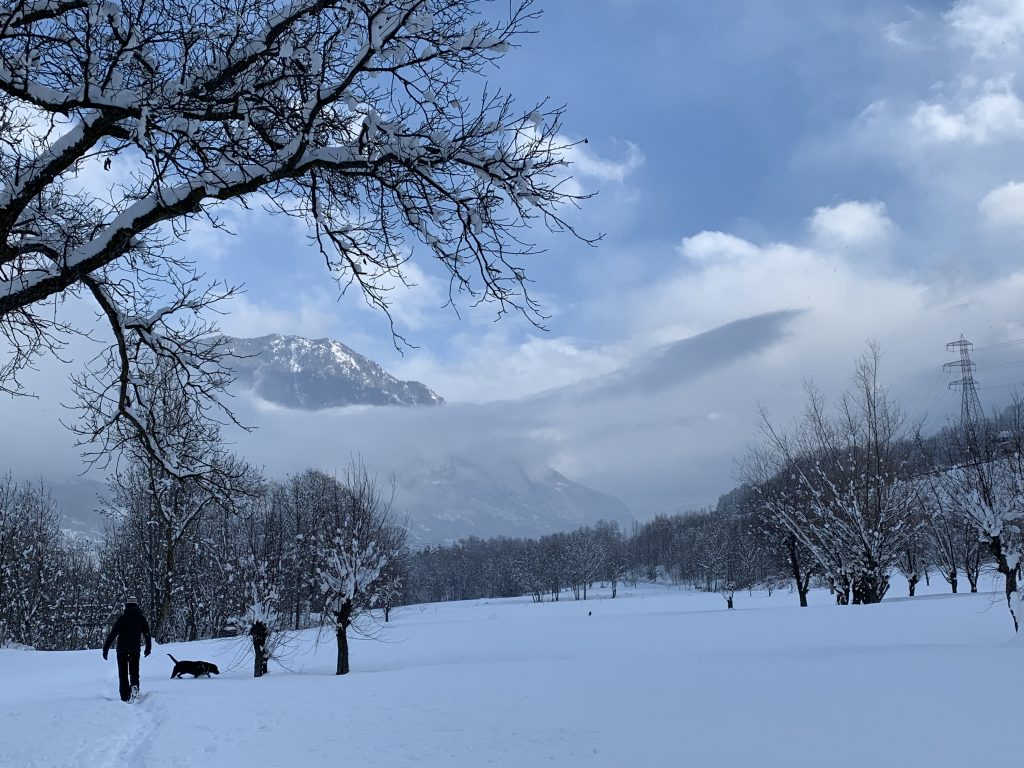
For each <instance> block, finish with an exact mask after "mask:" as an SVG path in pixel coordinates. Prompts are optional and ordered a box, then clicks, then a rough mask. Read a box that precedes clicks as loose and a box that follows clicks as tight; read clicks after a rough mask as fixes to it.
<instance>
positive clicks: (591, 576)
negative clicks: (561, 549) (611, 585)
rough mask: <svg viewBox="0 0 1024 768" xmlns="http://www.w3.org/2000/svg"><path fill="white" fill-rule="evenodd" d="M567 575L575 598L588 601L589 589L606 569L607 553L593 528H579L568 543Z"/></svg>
mask: <svg viewBox="0 0 1024 768" xmlns="http://www.w3.org/2000/svg"><path fill="white" fill-rule="evenodd" d="M565 557H566V573H567V575H568V577H569V586H570V587H571V588H572V594H573V597H575V598H576V599H577V600H579V599H580V597H581V596H582V598H583V599H584V600H586V599H587V589H588V587H589V586H590V585H591V584H593V583H594V581H596V580H597V579H598V578H599V577H600V575H601V573H602V571H603V570H604V568H605V551H604V546H602V541H601V539H600V538H599V537H598V536H597V534H595V533H594V530H593V529H592V528H587V527H584V528H578V529H577V530H575V531H573V532H572V533H571V534H569V537H568V540H567V541H566V550H565Z"/></svg>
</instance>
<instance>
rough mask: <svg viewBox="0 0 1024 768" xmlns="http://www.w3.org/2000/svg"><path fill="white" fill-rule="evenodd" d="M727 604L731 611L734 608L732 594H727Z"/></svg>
mask: <svg viewBox="0 0 1024 768" xmlns="http://www.w3.org/2000/svg"><path fill="white" fill-rule="evenodd" d="M725 605H726V607H727V608H728V609H729V610H730V611H731V610H732V595H727V596H726V598H725Z"/></svg>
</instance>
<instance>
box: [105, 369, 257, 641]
mask: <svg viewBox="0 0 1024 768" xmlns="http://www.w3.org/2000/svg"><path fill="white" fill-rule="evenodd" d="M164 372H165V373H167V372H168V369H166V368H164ZM138 391H139V392H142V393H145V395H144V396H145V398H146V399H147V401H148V402H149V403H151V405H152V407H151V408H150V409H149V410H148V411H147V422H148V423H149V424H150V426H149V427H147V429H149V431H150V432H151V433H154V434H155V433H159V434H160V435H161V436H162V438H163V440H164V444H165V446H166V447H167V448H168V450H169V451H173V453H171V452H168V453H166V454H164V456H163V458H162V459H160V460H158V459H155V458H154V457H153V454H152V453H151V452H149V451H147V450H145V449H143V448H142V447H140V446H138V444H136V443H132V442H127V443H126V444H125V446H124V447H125V449H126V452H127V461H126V463H125V464H124V465H123V468H122V469H121V470H120V471H118V472H117V473H116V474H115V475H113V476H112V477H111V478H110V481H109V485H110V490H111V496H110V499H109V500H108V502H107V509H106V511H107V514H108V516H109V517H110V518H111V519H112V521H113V522H114V525H115V527H116V528H117V529H118V531H117V536H118V538H119V539H121V540H123V541H122V545H123V546H125V547H126V552H127V556H128V557H130V558H131V559H134V560H135V561H136V563H137V566H136V568H135V569H134V570H135V571H136V574H137V576H139V577H141V578H142V583H143V584H144V585H145V589H144V598H143V601H144V604H145V605H146V607H147V609H148V612H149V618H150V621H151V626H152V629H153V634H154V636H156V637H158V638H160V639H161V640H164V639H167V638H172V637H173V638H175V639H186V638H187V639H195V636H196V635H197V632H198V630H197V627H196V617H195V616H192V617H185V618H184V620H183V621H184V624H185V625H186V626H191V628H192V629H191V631H183V627H182V623H183V622H182V621H177V620H174V618H173V613H174V609H175V607H177V608H178V609H181V608H183V607H187V605H188V602H187V601H186V602H183V601H182V597H183V595H185V594H186V592H187V590H185V586H186V584H187V581H186V580H184V579H183V575H184V574H185V573H186V572H187V570H188V565H189V560H188V558H189V556H191V558H192V560H193V565H194V564H195V563H194V561H196V560H201V559H202V558H203V557H204V553H203V552H200V551H197V549H196V547H197V546H198V540H197V534H198V532H199V531H200V529H201V526H202V523H203V521H204V519H205V518H206V517H207V516H208V515H210V514H211V513H212V512H214V511H215V510H220V511H221V512H224V513H228V514H230V513H231V512H232V511H234V509H235V508H236V506H237V505H238V504H240V503H241V502H242V501H243V500H244V499H246V498H248V497H250V496H252V495H254V494H255V493H257V492H258V489H259V483H260V478H259V475H258V473H257V472H255V470H253V469H252V467H250V466H249V465H248V464H246V463H245V462H244V461H242V460H240V459H239V458H237V457H236V456H234V455H233V454H231V453H229V452H228V451H227V450H226V449H225V447H224V446H223V444H222V443H221V440H220V430H219V427H218V425H217V424H216V423H214V422H211V421H209V420H203V419H192V418H189V414H188V412H187V409H181V408H180V407H179V406H180V405H181V402H182V394H181V391H180V390H179V389H177V388H176V387H175V385H174V384H173V383H171V382H169V381H168V379H167V378H166V377H163V376H161V377H155V378H154V377H150V378H149V379H148V380H147V381H146V382H140V384H139V387H138ZM190 457H195V458H194V459H192V458H190ZM168 461H171V462H174V463H175V464H176V465H179V464H180V463H187V464H189V465H192V466H196V465H199V464H202V465H203V466H204V467H205V470H204V474H203V476H202V477H201V478H199V477H188V478H183V477H180V476H178V475H176V474H172V473H170V472H168V470H167V462H168ZM190 545H192V548H191V550H190V548H189V547H190ZM200 570H201V569H200ZM131 590H132V591H135V588H134V587H133V588H131ZM198 602H202V601H201V600H200V601H192V605H193V606H195V605H196V603H198Z"/></svg>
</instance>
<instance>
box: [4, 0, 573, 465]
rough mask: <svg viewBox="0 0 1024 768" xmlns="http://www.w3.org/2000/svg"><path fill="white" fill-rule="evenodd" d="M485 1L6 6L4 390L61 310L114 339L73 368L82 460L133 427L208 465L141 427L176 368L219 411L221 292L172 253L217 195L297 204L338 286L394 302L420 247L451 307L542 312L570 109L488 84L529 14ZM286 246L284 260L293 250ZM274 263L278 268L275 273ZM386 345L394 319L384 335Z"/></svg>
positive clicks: (225, 371) (563, 193)
mask: <svg viewBox="0 0 1024 768" xmlns="http://www.w3.org/2000/svg"><path fill="white" fill-rule="evenodd" d="M491 10H492V8H491V7H490V4H488V3H483V2H480V0H332V1H330V2H325V1H324V0H292V1H291V2H283V1H282V0H146V1H145V2H127V1H126V0H9V2H6V3H4V4H3V6H2V8H0V334H2V336H3V337H4V338H5V339H6V340H7V341H8V342H9V344H10V349H11V354H10V356H9V357H7V358H6V359H0V390H2V391H6V392H19V391H21V383H20V382H19V378H18V375H19V373H20V372H21V371H22V370H23V369H24V368H25V367H26V366H29V365H31V364H32V363H33V361H34V360H36V359H37V358H38V357H40V356H41V355H45V354H48V353H54V352H56V351H58V350H59V349H60V347H61V346H62V344H63V343H64V342H65V340H66V338H67V336H68V334H69V333H73V332H75V331H84V330H89V331H92V330H93V329H92V328H91V327H90V328H88V329H84V328H80V327H78V326H76V324H75V320H74V319H73V317H72V316H71V314H70V313H68V314H66V313H65V312H64V310H63V307H62V305H63V303H64V301H65V300H66V299H69V298H71V297H84V298H85V299H87V300H88V301H91V302H94V304H95V306H96V308H97V309H98V311H99V313H100V315H101V316H102V318H104V320H105V322H106V325H107V326H109V334H110V336H109V338H110V340H111V347H110V349H109V351H108V353H107V354H105V355H101V356H100V357H99V358H97V359H96V360H95V361H94V364H93V365H92V366H90V367H89V368H88V370H87V371H86V372H85V373H83V374H82V376H81V377H80V378H79V380H78V382H77V385H76V389H77V390H78V393H79V394H80V396H81V401H82V405H83V408H84V416H83V418H82V420H81V421H80V422H79V424H78V432H79V435H80V436H81V438H82V440H83V441H85V443H86V444H87V446H89V448H90V450H92V451H93V452H94V455H96V456H104V455H106V454H108V453H109V452H110V450H112V449H113V448H116V447H117V446H118V445H120V444H121V443H122V441H123V440H124V439H125V436H126V435H129V434H130V435H133V436H134V437H135V438H136V439H138V440H139V444H140V445H141V446H142V447H143V449H144V450H145V451H146V452H147V453H148V454H149V456H150V460H151V461H153V462H155V463H156V464H158V465H160V467H161V468H162V470H163V471H164V472H165V473H166V474H167V475H169V476H173V477H177V478H178V479H183V480H188V479H193V480H197V481H201V480H203V479H204V478H205V477H206V476H207V469H208V467H207V465H206V462H205V461H204V457H203V456H201V455H194V454H180V453H178V452H177V451H176V450H175V446H174V444H173V438H172V441H171V442H168V440H167V439H165V437H164V436H163V435H162V434H160V433H159V432H154V431H153V429H152V426H153V424H152V420H151V419H150V414H149V410H150V409H151V408H153V407H154V404H153V402H152V401H151V400H150V399H148V398H147V397H146V393H145V392H144V391H141V390H140V387H144V383H143V382H144V381H145V379H146V378H147V376H148V375H149V374H150V373H152V372H153V371H154V370H157V369H159V368H161V367H169V368H170V369H171V370H172V371H173V372H174V374H173V376H172V377H171V378H172V380H173V383H174V385H175V386H176V387H177V389H178V390H179V394H180V399H181V408H182V410H183V413H184V414H186V415H187V416H188V417H189V418H198V419H205V418H211V417H214V416H216V415H218V414H219V415H220V416H221V417H223V418H232V416H231V414H230V412H229V411H228V409H227V406H226V405H225V401H224V400H223V399H222V398H220V397H219V392H220V390H222V389H223V388H224V387H225V386H226V385H227V384H228V383H229V382H230V380H231V373H230V368H229V366H228V365H227V364H226V363H225V361H224V353H225V350H224V348H223V346H222V344H221V342H219V341H217V340H216V337H214V336H213V335H212V332H213V331H214V330H215V328H214V326H213V324H212V322H211V321H210V315H209V312H210V310H213V309H219V307H220V305H221V303H222V302H223V301H224V300H225V299H227V298H230V297H231V296H232V295H233V294H234V293H235V288H234V287H232V286H229V285H224V284H222V283H220V282H217V281H208V280H207V279H206V278H205V277H204V275H203V267H202V266H201V265H198V264H196V263H194V262H193V261H191V260H190V259H189V258H188V256H187V255H185V251H183V250H182V249H180V248H176V247H175V245H176V244H177V243H178V242H179V241H181V240H182V239H183V238H185V237H186V236H187V234H188V231H189V229H190V228H191V227H193V226H194V225H196V224H197V223H199V222H201V221H206V222H211V223H212V224H213V225H214V226H219V225H220V224H221V222H220V220H219V219H218V215H219V213H220V212H221V211H222V210H223V206H226V205H236V206H248V205H262V206H264V207H265V208H266V209H268V210H270V211H274V212H279V213H283V214H285V215H290V216H295V217H299V218H301V219H302V220H304V221H305V222H306V223H307V224H308V227H309V230H308V231H309V239H310V243H311V245H312V246H313V249H314V250H315V251H317V252H318V253H319V256H320V258H322V259H323V261H324V263H325V264H326V267H327V271H328V273H329V275H330V277H331V279H332V280H334V281H335V282H336V283H337V284H338V286H339V287H340V288H341V289H342V290H344V289H345V288H347V287H349V286H354V288H355V289H356V290H357V291H358V292H359V293H361V295H362V297H363V298H365V300H366V301H367V302H369V303H370V304H371V305H374V306H376V307H379V308H380V309H381V310H383V311H384V312H388V311H389V307H390V302H391V298H390V296H391V293H390V291H391V290H392V289H394V288H395V286H396V285H398V286H401V285H402V284H403V283H405V282H407V275H408V269H407V266H406V265H407V263H408V261H409V259H411V258H412V257H413V251H414V249H413V247H412V246H413V244H419V246H420V248H418V249H416V254H417V257H419V255H420V254H427V255H428V258H429V259H430V260H431V262H432V263H433V264H434V265H435V266H436V267H437V268H439V269H441V270H443V271H444V272H445V273H446V275H447V276H448V277H449V278H450V286H451V289H450V290H451V293H452V298H453V299H455V298H457V295H458V294H466V295H468V296H470V297H471V299H472V300H473V301H482V302H493V304H494V306H495V308H496V312H497V313H498V314H499V315H501V314H504V313H506V312H509V311H520V312H522V313H524V314H525V315H527V316H528V317H529V318H531V319H532V320H533V321H534V322H540V321H541V318H542V315H541V314H540V309H539V307H538V305H537V304H536V302H535V301H534V299H533V298H532V297H531V295H530V294H529V292H528V289H527V286H528V279H527V276H526V273H525V271H524V269H523V267H522V261H523V260H524V258H523V257H525V256H526V255H528V254H530V253H532V252H534V248H533V247H532V246H531V245H530V243H529V234H528V233H527V231H526V230H527V229H529V228H530V227H531V226H533V225H535V224H539V225H540V226H546V227H547V228H549V229H551V230H554V231H568V232H573V229H572V226H571V224H569V223H568V222H567V221H566V219H565V209H566V207H567V206H568V207H571V206H572V205H573V204H575V203H577V202H578V201H579V200H580V197H579V196H578V195H577V194H575V193H574V192H573V191H572V188H571V187H569V186H566V185H564V184H563V183H562V182H563V181H564V180H565V179H566V170H565V165H566V149H567V148H568V147H569V146H571V142H567V141H566V140H565V139H564V138H563V133H562V128H561V118H562V110H561V108H559V107H550V106H546V105H545V104H544V103H543V102H542V103H539V104H538V103H535V104H531V105H528V106H525V108H519V107H517V105H516V103H515V102H514V101H513V99H512V98H511V97H510V96H508V95H505V94H503V93H501V92H500V91H497V90H496V89H494V88H490V87H488V85H487V83H486V78H487V77H488V76H490V75H492V74H493V72H494V65H495V63H496V62H497V61H498V60H499V59H500V58H501V57H502V56H503V55H504V54H505V53H506V52H507V51H508V50H509V49H510V48H512V47H515V46H516V45H518V43H519V41H521V40H522V39H523V35H524V34H526V33H528V32H530V31H532V25H533V23H534V22H535V21H536V20H537V18H538V16H539V13H538V12H537V11H536V10H535V9H534V8H533V2H532V0H516V1H515V2H513V3H512V4H511V5H510V6H509V7H508V8H507V9H505V8H502V9H501V10H500V11H498V10H496V9H495V12H493V13H492V12H491ZM289 258H290V257H289ZM282 268H283V267H282ZM395 333H396V338H400V336H398V332H397V331H396V332H395Z"/></svg>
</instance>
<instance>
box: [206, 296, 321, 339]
mask: <svg viewBox="0 0 1024 768" xmlns="http://www.w3.org/2000/svg"><path fill="white" fill-rule="evenodd" d="M339 314H340V312H339V310H338V304H337V301H335V300H334V299H332V298H331V297H330V296H328V295H327V294H326V293H310V294H304V295H297V296H294V297H293V298H292V299H291V301H289V306H288V307H281V306H278V305H276V304H271V303H269V302H267V301H253V300H251V299H250V298H249V297H248V296H246V295H245V294H242V295H240V296H236V297H235V298H234V300H233V301H232V302H231V305H230V306H229V307H228V314H226V315H225V316H224V317H223V318H222V319H220V321H219V325H220V326H221V329H222V330H223V331H224V333H226V334H228V335H229V336H238V337H240V338H248V337H254V336H266V335H267V334H271V333H284V334H296V335H298V336H308V337H310V338H320V337H324V336H331V335H334V334H337V331H338V328H339V325H340V318H339Z"/></svg>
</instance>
